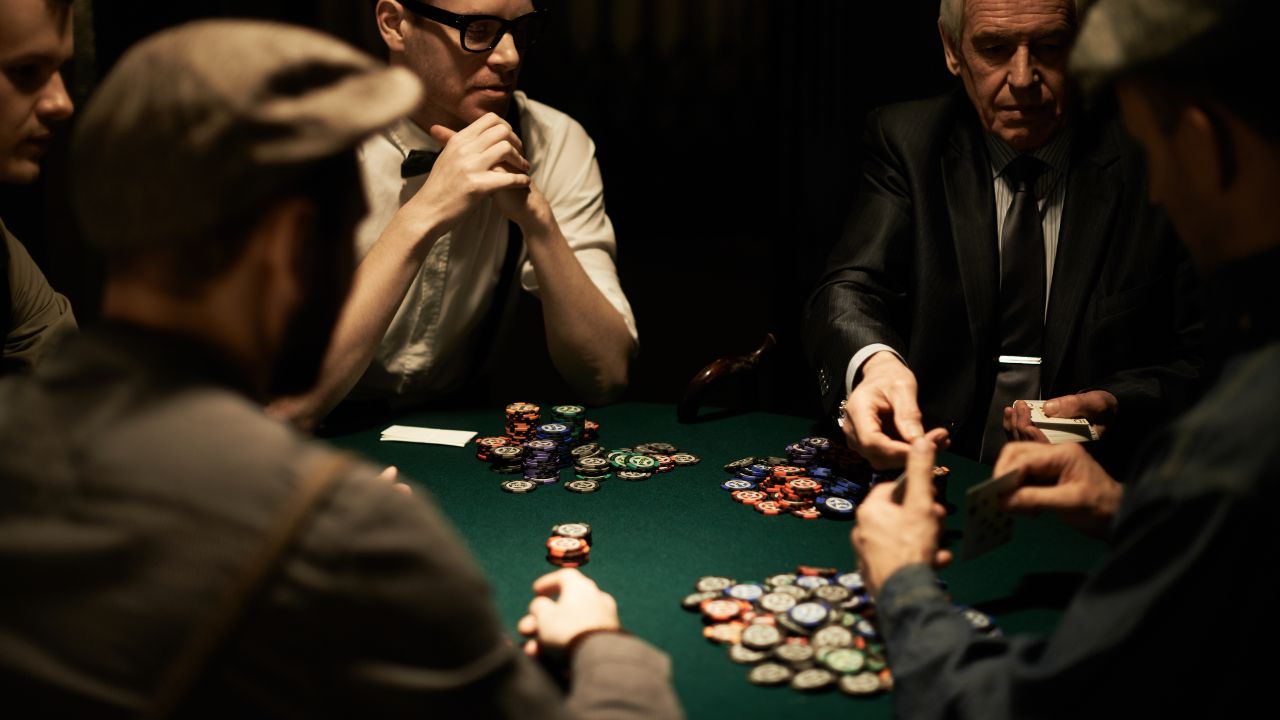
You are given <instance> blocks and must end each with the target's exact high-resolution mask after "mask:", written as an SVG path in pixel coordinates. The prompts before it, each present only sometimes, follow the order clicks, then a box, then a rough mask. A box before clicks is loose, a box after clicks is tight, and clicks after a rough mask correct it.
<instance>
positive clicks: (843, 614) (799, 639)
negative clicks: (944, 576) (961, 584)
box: [681, 567, 999, 696]
mask: <svg viewBox="0 0 1280 720" xmlns="http://www.w3.org/2000/svg"><path fill="white" fill-rule="evenodd" d="M694 587H695V590H696V592H694V593H693V594H691V595H689V596H687V597H685V598H684V600H683V601H682V602H681V606H682V607H684V608H685V609H686V610H689V611H691V612H696V613H699V614H700V615H701V616H702V618H703V622H704V626H703V629H702V634H703V637H705V638H707V639H708V640H710V641H712V642H715V643H720V644H723V645H727V646H728V648H729V659H730V660H732V661H733V662H735V663H739V664H742V665H750V666H752V668H751V670H750V671H749V672H748V674H747V680H748V681H749V682H751V683H753V684H756V685H790V686H791V687H792V688H793V689H795V690H798V691H801V692H821V691H824V690H829V689H831V688H833V687H839V689H840V691H841V692H843V693H845V694H846V695H851V696H867V695H875V694H878V693H880V692H884V691H887V690H890V689H892V687H893V675H892V673H891V672H890V670H889V668H888V663H887V660H886V655H885V648H884V644H883V642H882V641H881V638H880V635H879V633H878V631H877V628H876V625H875V622H874V617H875V606H874V603H873V602H872V600H871V598H870V596H868V595H867V593H866V588H865V585H864V583H863V581H862V577H861V576H860V575H858V573H854V572H850V573H840V572H839V571H837V570H835V569H834V568H810V567H800V568H797V571H796V572H794V573H780V574H778V575H773V576H771V577H769V578H766V579H765V580H764V581H763V582H738V581H736V580H734V579H732V578H728V577H722V576H708V577H703V578H700V579H699V580H698V581H697V583H696V584H695V586H694ZM956 610H957V612H958V613H959V614H961V615H962V616H963V617H964V618H965V619H966V620H967V621H968V622H969V623H970V625H971V626H972V627H973V628H974V629H975V630H976V631H978V632H982V633H992V634H998V633H999V630H997V629H996V627H995V624H994V623H993V622H992V620H991V618H990V617H988V616H987V615H985V614H983V613H981V612H979V611H977V610H974V609H972V608H957V609H956Z"/></svg>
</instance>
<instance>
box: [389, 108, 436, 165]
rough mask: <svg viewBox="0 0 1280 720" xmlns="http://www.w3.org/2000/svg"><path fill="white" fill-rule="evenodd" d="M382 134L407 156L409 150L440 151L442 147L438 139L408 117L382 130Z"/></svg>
mask: <svg viewBox="0 0 1280 720" xmlns="http://www.w3.org/2000/svg"><path fill="white" fill-rule="evenodd" d="M382 134H383V136H384V137H386V138H387V140H388V141H390V143H391V144H392V145H394V146H395V147H396V149H397V150H399V151H400V154H401V155H403V156H405V157H408V156H409V151H410V150H426V151H428V152H440V151H441V150H442V149H444V146H443V145H441V144H440V141H439V140H436V139H435V138H433V137H431V135H430V134H429V133H428V132H427V131H426V130H423V129H422V128H421V127H419V126H418V123H416V122H414V121H412V120H410V119H409V118H404V119H402V120H401V121H400V122H398V123H396V124H395V125H392V126H391V127H389V128H387V129H386V130H383V131H382Z"/></svg>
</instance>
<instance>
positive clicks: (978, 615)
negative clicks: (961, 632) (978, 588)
mask: <svg viewBox="0 0 1280 720" xmlns="http://www.w3.org/2000/svg"><path fill="white" fill-rule="evenodd" d="M960 615H961V617H963V618H964V619H965V620H966V621H968V623H969V626H970V627H972V628H973V629H974V630H977V631H978V632H988V631H990V630H993V629H994V628H995V624H994V623H993V622H992V621H991V616H990V615H987V614H985V613H983V612H981V611H979V610H975V609H973V608H971V607H966V608H961V609H960Z"/></svg>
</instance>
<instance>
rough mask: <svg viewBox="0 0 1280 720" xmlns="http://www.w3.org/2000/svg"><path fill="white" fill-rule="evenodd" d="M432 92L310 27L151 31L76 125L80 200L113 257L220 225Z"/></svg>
mask: <svg viewBox="0 0 1280 720" xmlns="http://www.w3.org/2000/svg"><path fill="white" fill-rule="evenodd" d="M421 96H422V87H421V84H420V82H419V81H418V80H417V79H416V78H415V77H414V76H413V75H412V74H411V73H410V72H408V71H407V70H404V69H400V68H390V67H387V66H386V65H385V64H384V63H382V62H380V61H378V60H376V59H374V58H372V57H370V56H368V55H366V54H364V53H362V52H360V51H358V50H356V49H355V48H353V47H351V46H349V45H347V44H345V43H343V42H341V41H339V40H337V39H335V38H333V37H330V36H328V35H324V34H322V33H319V32H316V31H313V30H308V29H305V28H300V27H295V26H291V25H284V24H280V23H270V22H261V21H252V20H207V21H198V22H194V23H189V24H186V25H182V26H179V27H176V28H173V29H170V30H166V31H163V32H160V33H158V34H156V35H153V36H151V37H149V38H147V39H145V40H143V41H142V42H140V43H138V44H137V45H135V46H134V47H133V48H131V49H130V50H129V51H128V52H127V53H125V55H124V57H122V58H121V60H120V61H119V63H117V64H116V66H115V67H114V68H113V69H112V71H111V72H110V73H109V74H108V75H107V77H106V78H105V80H104V81H103V82H102V84H101V86H100V87H99V88H98V89H97V92H96V93H95V94H94V96H93V97H92V98H91V99H90V101H89V104H88V107H87V108H86V110H85V112H84V113H83V114H82V115H81V117H80V119H79V122H78V124H77V127H76V132H75V137H74V140H73V146H72V163H73V169H72V181H71V185H72V199H73V202H74V204H75V207H76V210H77V211H78V213H79V217H80V222H81V224H82V226H83V227H84V230H85V233H86V234H87V235H88V236H89V238H90V240H92V241H94V242H95V243H97V244H98V245H100V246H102V247H103V248H104V249H106V250H108V251H124V252H136V251H144V250H146V249H148V248H151V247H157V246H164V245H166V244H168V243H169V242H172V241H173V240H175V239H178V238H183V237H186V238H189V237H192V236H195V235H197V234H198V233H202V232H208V231H209V230H211V229H213V228H216V227H219V226H220V224H221V223H223V222H225V221H227V220H228V219H230V218H234V217H238V216H242V215H243V214H245V213H247V212H252V211H254V210H256V209H259V206H260V205H261V203H262V202H263V201H264V200H266V199H268V198H270V197H271V196H272V195H273V194H278V193H280V192H281V191H283V190H287V187H288V185H289V184H290V183H295V182H297V180H298V177H297V173H296V171H294V172H291V170H295V169H296V168H298V167H300V166H304V165H305V164H307V163H308V162H310V161H316V160H321V159H324V158H326V157H330V156H333V155H335V154H337V153H340V152H342V151H344V150H349V149H352V148H354V147H355V146H356V145H357V144H359V143H360V142H361V141H362V140H363V139H364V138H366V137H368V136H369V135H371V134H373V133H375V132H377V131H378V130H380V129H382V128H383V127H386V126H389V125H391V124H392V123H394V122H395V121H397V120H398V119H400V118H402V117H404V116H406V115H408V114H409V112H410V111H412V109H413V108H414V107H416V106H417V104H418V102H419V100H420V98H421Z"/></svg>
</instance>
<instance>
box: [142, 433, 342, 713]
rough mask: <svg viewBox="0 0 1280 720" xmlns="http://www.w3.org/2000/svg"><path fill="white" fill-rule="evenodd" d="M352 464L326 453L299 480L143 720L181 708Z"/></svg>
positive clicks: (199, 627)
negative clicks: (260, 542) (314, 513)
mask: <svg viewBox="0 0 1280 720" xmlns="http://www.w3.org/2000/svg"><path fill="white" fill-rule="evenodd" d="M352 463H353V461H352V459H351V458H350V457H349V456H346V455H330V456H328V457H325V458H324V459H323V460H321V461H320V462H319V463H318V465H317V466H316V467H315V468H313V469H311V470H310V472H308V473H307V474H306V475H304V476H303V478H302V480H301V482H299V483H298V486H297V488H296V489H295V491H294V495H293V497H292V498H290V499H289V501H288V502H287V503H286V504H285V506H284V508H283V510H281V512H280V514H279V516H278V517H277V520H276V523H275V525H274V526H272V527H271V528H269V529H268V532H267V534H266V536H265V537H264V538H263V542H262V544H261V546H259V548H258V550H257V552H256V553H255V554H254V556H253V557H252V558H250V561H249V563H248V564H247V565H245V567H244V570H243V572H242V573H241V574H240V575H239V576H238V577H236V578H235V580H234V581H233V582H232V584H231V585H230V587H228V588H227V593H226V595H224V596H223V598H222V601H221V602H220V603H219V604H218V605H217V606H216V607H215V608H214V609H213V611H212V612H210V613H209V614H208V615H207V616H206V617H205V618H204V620H203V622H200V623H199V624H197V625H196V627H195V628H193V629H192V631H191V633H190V634H189V635H188V636H187V641H186V644H185V645H184V646H183V648H182V649H181V650H180V651H179V652H178V655H177V656H176V657H175V658H174V660H173V662H172V663H171V664H170V666H169V671H168V674H167V675H166V676H165V678H164V680H163V681H162V682H161V684H160V688H159V691H158V692H157V693H156V694H155V700H154V702H153V703H152V705H151V706H150V707H149V708H147V709H146V710H145V711H144V712H143V717H144V718H147V719H148V720H152V719H156V718H167V717H171V716H173V715H175V714H176V713H177V711H178V710H180V709H181V706H182V703H183V702H184V701H185V700H186V699H187V697H188V696H189V695H190V693H191V692H192V690H194V688H195V687H196V686H197V685H198V684H199V682H200V679H201V678H202V677H203V676H204V674H205V672H206V670H207V669H208V667H209V665H210V664H211V661H212V660H213V658H214V657H215V656H216V655H217V654H218V651H219V650H221V649H222V647H223V646H224V645H225V644H226V642H227V640H228V638H229V637H230V636H231V634H232V633H233V632H234V631H235V628H236V626H237V625H238V624H239V623H240V620H241V618H242V617H243V616H244V614H245V611H246V610H247V609H248V607H249V606H250V605H251V604H252V603H253V601H254V600H255V599H256V598H257V596H258V594H259V593H260V592H261V591H262V589H263V586H264V584H265V582H266V580H267V579H268V578H269V577H271V575H272V574H273V573H274V571H275V570H276V569H277V568H278V567H279V565H280V562H281V560H282V559H283V557H284V554H285V551H286V550H288V549H289V546H290V545H291V544H292V542H293V540H294V538H295V536H296V535H297V533H298V531H299V530H300V529H301V528H302V526H303V525H304V524H305V523H306V521H307V519H308V518H309V517H310V516H311V513H312V511H313V510H315V508H316V506H317V505H318V504H319V502H320V500H321V499H323V498H324V497H325V496H326V495H327V492H326V491H327V490H328V489H329V488H330V487H331V486H332V485H333V484H334V481H335V480H337V478H338V477H340V476H341V475H342V474H343V472H344V471H346V470H347V469H348V468H349V467H350V466H351V465H352Z"/></svg>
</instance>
